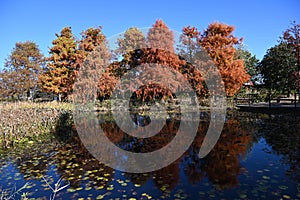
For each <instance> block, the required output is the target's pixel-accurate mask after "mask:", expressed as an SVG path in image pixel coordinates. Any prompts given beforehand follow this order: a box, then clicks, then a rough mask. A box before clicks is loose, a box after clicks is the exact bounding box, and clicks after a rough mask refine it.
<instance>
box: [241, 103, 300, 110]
mask: <svg viewBox="0 0 300 200" xmlns="http://www.w3.org/2000/svg"><path fill="white" fill-rule="evenodd" d="M236 107H237V108H239V109H240V110H246V111H255V110H257V111H261V110H280V111H293V110H297V111H300V103H297V105H296V107H295V104H294V103H289V104H287V103H272V104H271V107H270V106H269V103H253V104H250V105H249V104H238V105H236Z"/></svg>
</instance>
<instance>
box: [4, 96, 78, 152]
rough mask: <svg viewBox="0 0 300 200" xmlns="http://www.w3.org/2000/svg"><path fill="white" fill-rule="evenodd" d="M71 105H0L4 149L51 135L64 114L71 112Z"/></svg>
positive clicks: (27, 103)
mask: <svg viewBox="0 0 300 200" xmlns="http://www.w3.org/2000/svg"><path fill="white" fill-rule="evenodd" d="M71 110H72V105H71V104H69V103H57V102H49V103H29V102H17V103H6V102H2V103H0V122H1V123H0V141H1V142H2V143H3V145H4V147H8V146H10V145H11V143H14V142H19V141H22V140H23V139H25V138H31V137H34V138H36V137H38V136H39V135H42V134H46V133H50V131H51V130H53V128H55V125H56V123H57V120H58V118H59V116H60V115H61V114H62V113H64V112H71Z"/></svg>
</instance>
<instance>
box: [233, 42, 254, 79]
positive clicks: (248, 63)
mask: <svg viewBox="0 0 300 200" xmlns="http://www.w3.org/2000/svg"><path fill="white" fill-rule="evenodd" d="M236 59H239V60H243V61H244V66H245V69H246V72H247V73H248V74H249V75H250V76H251V81H252V82H253V83H254V84H255V83H256V81H258V79H259V74H258V73H259V72H258V64H259V60H258V59H257V58H256V56H255V55H252V54H251V52H250V51H249V50H248V49H247V48H246V47H245V46H244V45H243V44H240V45H238V46H237V48H236Z"/></svg>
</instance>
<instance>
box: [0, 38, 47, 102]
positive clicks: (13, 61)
mask: <svg viewBox="0 0 300 200" xmlns="http://www.w3.org/2000/svg"><path fill="white" fill-rule="evenodd" d="M43 63H44V56H43V55H42V53H41V52H40V50H39V48H38V45H37V44H36V43H34V42H32V41H26V42H17V43H16V44H15V47H14V49H13V51H12V52H11V55H10V56H9V57H8V59H7V61H6V63H5V66H4V70H3V71H2V72H1V85H2V86H1V90H2V91H1V93H2V92H3V93H2V95H4V96H13V95H17V98H19V97H26V98H29V97H30V92H34V90H35V89H36V86H37V80H38V75H39V74H40V73H41V71H42V69H43ZM32 95H33V94H31V96H32Z"/></svg>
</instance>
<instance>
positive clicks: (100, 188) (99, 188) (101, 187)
mask: <svg viewBox="0 0 300 200" xmlns="http://www.w3.org/2000/svg"><path fill="white" fill-rule="evenodd" d="M103 188H104V186H103V185H101V186H99V187H96V188H95V189H96V190H102V189H103Z"/></svg>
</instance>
